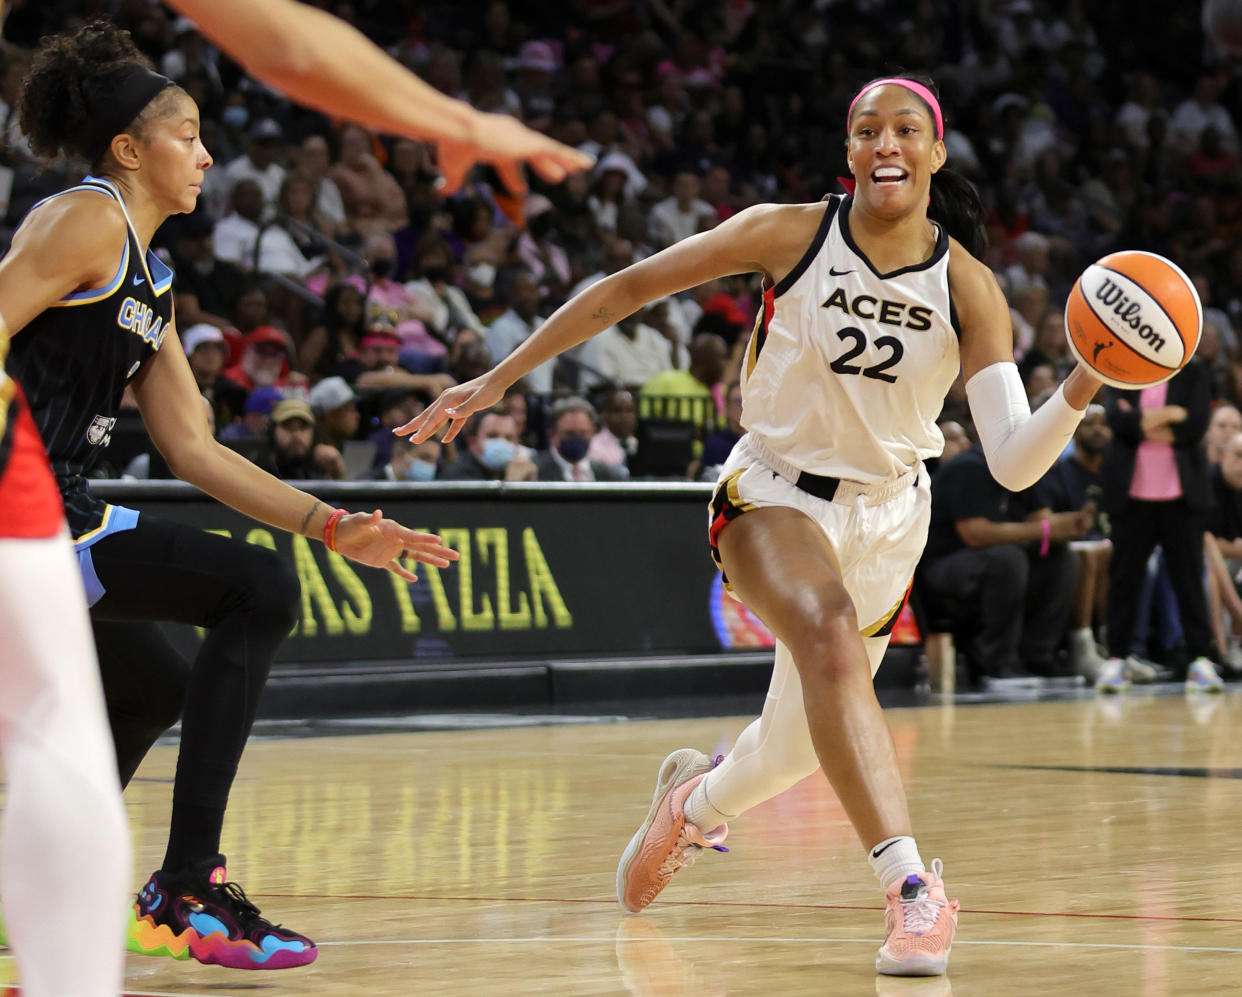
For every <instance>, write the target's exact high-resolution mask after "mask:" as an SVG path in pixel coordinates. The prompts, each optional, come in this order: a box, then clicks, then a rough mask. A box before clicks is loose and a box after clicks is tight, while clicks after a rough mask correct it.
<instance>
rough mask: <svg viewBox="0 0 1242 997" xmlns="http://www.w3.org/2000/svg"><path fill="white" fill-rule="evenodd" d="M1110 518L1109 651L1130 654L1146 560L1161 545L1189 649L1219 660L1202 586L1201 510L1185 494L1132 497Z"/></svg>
mask: <svg viewBox="0 0 1242 997" xmlns="http://www.w3.org/2000/svg"><path fill="white" fill-rule="evenodd" d="M1110 518H1111V520H1112V540H1113V554H1112V559H1111V560H1110V561H1109V562H1108V653H1109V654H1110V655H1111V656H1112V657H1114V658H1124V657H1125V656H1126V655H1127V654H1129V653H1130V641H1131V639H1132V638H1133V636H1134V622H1135V620H1134V617H1135V611H1136V607H1137V606H1138V596H1139V591H1140V590H1141V589H1142V587H1143V582H1144V580H1145V579H1146V577H1147V559H1148V558H1149V557H1151V552H1152V551H1153V550H1154V549H1155V547H1156V545H1157V544H1159V545H1160V546H1161V548H1162V549H1163V550H1164V561H1165V564H1167V565H1168V568H1169V581H1170V582H1172V583H1173V594H1174V595H1175V596H1176V597H1177V611H1178V614H1179V615H1180V616H1181V621H1182V632H1183V634H1184V635H1185V638H1186V651H1187V653H1189V655H1190V657H1191V658H1198V657H1204V658H1210V659H1212V660H1215V659H1216V658H1217V657H1218V652H1217V650H1216V643H1215V639H1214V638H1213V637H1212V624H1211V619H1210V617H1209V616H1208V609H1207V596H1206V595H1205V594H1204V591H1203V529H1204V517H1203V515H1202V513H1199V512H1194V511H1191V510H1189V509H1187V508H1186V501H1185V500H1184V499H1173V500H1171V501H1168V502H1147V501H1143V500H1141V499H1131V500H1130V501H1129V503H1128V504H1127V505H1126V507H1125V509H1124V510H1123V511H1121V512H1117V513H1113V515H1112V516H1111V517H1110Z"/></svg>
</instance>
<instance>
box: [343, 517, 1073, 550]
mask: <svg viewBox="0 0 1242 997" xmlns="http://www.w3.org/2000/svg"><path fill="white" fill-rule="evenodd" d="M337 511H338V512H339V511H340V510H337ZM1039 535H1040V541H1039V556H1040V557H1047V556H1048V547H1049V545H1050V544H1051V543H1052V524H1051V523H1050V522H1048V520H1046V519H1041V520H1040V521H1039Z"/></svg>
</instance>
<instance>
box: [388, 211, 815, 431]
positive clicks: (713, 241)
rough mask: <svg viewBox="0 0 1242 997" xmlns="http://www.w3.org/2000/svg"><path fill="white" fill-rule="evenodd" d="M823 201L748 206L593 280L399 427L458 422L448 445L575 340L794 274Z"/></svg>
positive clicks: (419, 427) (407, 428)
mask: <svg viewBox="0 0 1242 997" xmlns="http://www.w3.org/2000/svg"><path fill="white" fill-rule="evenodd" d="M822 215H823V206H822V205H818V204H816V205H771V204H762V205H757V206H755V207H752V208H747V209H746V210H745V211H741V212H739V213H738V214H736V215H734V216H733V217H732V218H730V219H729V220H728V221H725V222H722V223H721V224H720V225H718V226H716V228H714V229H712V230H711V231H708V232H701V233H699V234H698V235H693V236H691V237H690V238H689V239H684V240H682V241H681V242H679V243H676V244H675V245H672V246H669V247H668V249H665V250H662V251H661V252H659V253H656V254H655V255H654V256H649V257H648V258H647V259H645V260H642V261H641V262H639V263H635V264H633V265H632V266H628V267H626V268H625V269H624V270H621V271H619V272H617V273H615V274H613V275H612V276H610V277H605V278H604V279H603V280H601V281H599V282H598V283H596V284H592V285H591V286H590V287H588V288H587V289H586V290H585V291H583V292H582V293H581V294H579V295H577V296H575V297H573V298H571V299H570V300H569V301H567V302H565V304H563V305H561V307H560V308H558V309H557V310H556V311H555V312H553V313H552V317H551V318H549V319H548V320H547V321H546V322H544V323H543V325H541V326H540V327H539V328H538V329H536V330H535V331H534V332H533V333H532V334H531V335H530V336H529V337H528V338H527V339H526V340H525V341H524V342H523V343H522V344H521V346H519V347H518V348H517V349H516V350H514V351H513V352H512V353H510V354H509V355H508V356H507V357H505V358H504V359H503V360H502V361H501V362H500V363H499V364H498V365H497V366H496V367H494V368H493V369H492V370H490V371H488V372H487V373H486V374H484V375H483V376H482V377H477V378H475V379H474V380H473V381H467V382H466V383H465V384H459V385H458V386H457V387H455V388H450V389H449V390H448V391H445V392H444V393H443V394H442V395H440V397H439V398H437V399H436V400H435V401H434V402H432V403H431V405H430V406H428V407H427V408H426V409H425V410H424V411H423V412H422V413H421V414H419V415H418V416H416V417H415V418H414V419H412V420H410V421H409V422H407V423H406V424H405V425H404V426H401V427H400V428H398V429H397V430H396V431H395V432H396V433H397V434H398V435H399V436H406V435H409V436H411V438H412V440H413V441H414V442H416V443H421V442H422V441H423V440H425V439H427V438H429V437H430V436H431V434H432V433H434V432H435V431H436V430H437V429H438V428H439V427H440V426H441V425H443V424H444V423H445V422H447V421H448V420H450V419H451V420H452V422H453V425H452V427H450V429H449V431H448V432H447V433H446V434H445V437H444V441H445V442H446V443H447V442H449V441H450V440H452V439H453V437H455V436H456V435H457V433H458V432H459V431H460V430H461V427H462V426H463V425H464V424H465V421H466V419H467V418H468V417H469V416H470V415H471V414H472V413H474V412H478V411H481V410H482V409H486V408H490V407H491V406H492V405H495V404H496V403H497V402H498V401H500V399H501V397H502V396H503V395H504V392H505V390H506V389H507V388H508V387H509V386H510V385H511V384H513V382H514V381H516V380H517V379H518V378H519V377H521V376H522V375H523V374H526V373H528V372H529V371H532V370H534V369H535V368H536V367H537V366H539V364H541V363H543V362H544V361H546V360H550V359H551V358H552V357H554V356H556V355H557V354H559V353H563V352H564V351H565V350H567V349H569V348H570V347H571V346H576V345H577V344H578V343H581V342H585V341H586V340H588V339H590V338H591V337H592V336H594V335H596V334H598V333H600V332H603V331H604V330H605V329H607V328H608V327H609V326H611V325H616V324H617V323H618V322H620V321H622V320H623V319H625V318H627V317H628V316H630V315H632V314H634V312H636V311H638V309H639V308H641V307H642V306H643V305H646V304H648V303H649V302H652V301H656V300H658V299H659V298H663V297H667V296H668V295H670V294H676V293H677V292H678V291H684V290H685V289H686V288H689V287H696V286H697V285H699V284H702V283H705V282H706V281H709V280H715V279H716V278H717V277H725V276H728V275H729V274H738V273H755V272H758V273H762V274H763V275H764V276H765V277H766V278H767V279H769V280H771V279H772V278H773V277H774V276H776V277H779V276H783V275H784V274H785V273H787V272H788V271H789V270H790V269H792V268H793V266H794V265H795V264H796V263H797V261H798V259H799V257H800V255H801V254H802V253H803V252H805V250H806V247H807V245H809V243H810V235H809V234H808V233H809V232H813V231H814V228H815V226H816V225H818V223H819V219H820V218H821V217H822Z"/></svg>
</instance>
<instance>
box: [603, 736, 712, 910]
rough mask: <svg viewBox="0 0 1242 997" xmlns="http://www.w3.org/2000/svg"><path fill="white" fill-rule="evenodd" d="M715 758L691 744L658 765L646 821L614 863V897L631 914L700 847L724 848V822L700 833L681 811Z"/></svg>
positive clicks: (687, 863) (688, 860)
mask: <svg viewBox="0 0 1242 997" xmlns="http://www.w3.org/2000/svg"><path fill="white" fill-rule="evenodd" d="M719 760H720V759H716V761H713V760H712V759H711V758H710V757H709V756H708V755H705V754H703V752H701V751H696V750H695V749H694V748H679V749H678V750H677V751H674V752H673V753H672V754H671V755H669V756H668V757H667V758H666V759H664V761H663V762H661V763H660V776H659V780H658V781H657V783H656V788H655V794H654V795H653V796H652V798H651V809H650V810H649V811H647V819H646V820H644V821H643V822H642V824H641V825H640V826H639V828H638V830H637V831H635V832H634V837H632V838H630V843H629V844H628V845H626V846H625V851H624V852H622V853H621V863H620V864H619V865H618V866H617V899H618V900H619V901H620V902H621V906H622V907H624V908H625V909H626V910H628V911H630V912H632V913H634V914H637V913H639V912H640V911H641V910H643V908H645V907H646V906H647V905H648V904H649V903H651V901H652V900H654V899H655V898H656V897H657V896H659V894H660V891H661V890H662V889H664V887H665V886H667V885H668V881H669V880H670V879H672V878H673V873H675V872H676V871H677V870H678V869H681V868H683V867H684V866H688V865H693V864H694V860H695V859H696V858H698V856H699V852H700V851H702V850H703V849H704V848H714V849H716V851H718V852H727V851H728V850H729V849H727V848H725V847H724V840H725V837H726V836H727V835H728V833H729V825H728V824H721V825H720V826H719V827H718V828H715V829H714V830H712V831H711V832H710V833H708V834H704V833H703V832H702V831H700V830H699V829H698V828H697V827H695V826H694V825H693V824H691V823H689V822H687V820H686V814H685V812H684V811H683V810H682V807H683V806H685V803H686V797H687V796H689V795H690V791H691V790H693V789H694V787H695V786H697V785H698V784H699V782H700V780H702V778H703V777H704V776H705V775H707V773H708V772H710V771H711V770H712V769H713V768H714V767H715V765H716V762H718V761H719Z"/></svg>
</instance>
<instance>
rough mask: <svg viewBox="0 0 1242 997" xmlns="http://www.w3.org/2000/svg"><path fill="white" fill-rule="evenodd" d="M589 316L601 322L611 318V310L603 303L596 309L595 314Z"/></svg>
mask: <svg viewBox="0 0 1242 997" xmlns="http://www.w3.org/2000/svg"><path fill="white" fill-rule="evenodd" d="M591 318H593V319H598V320H599V321H601V322H607V321H608V320H609V319H611V318H612V312H610V311H609V310H608V309H607V308H606V307H604V306H603V305H600V306H599V308H598V309H597V310H596V312H595V314H593V315H592V316H591Z"/></svg>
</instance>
